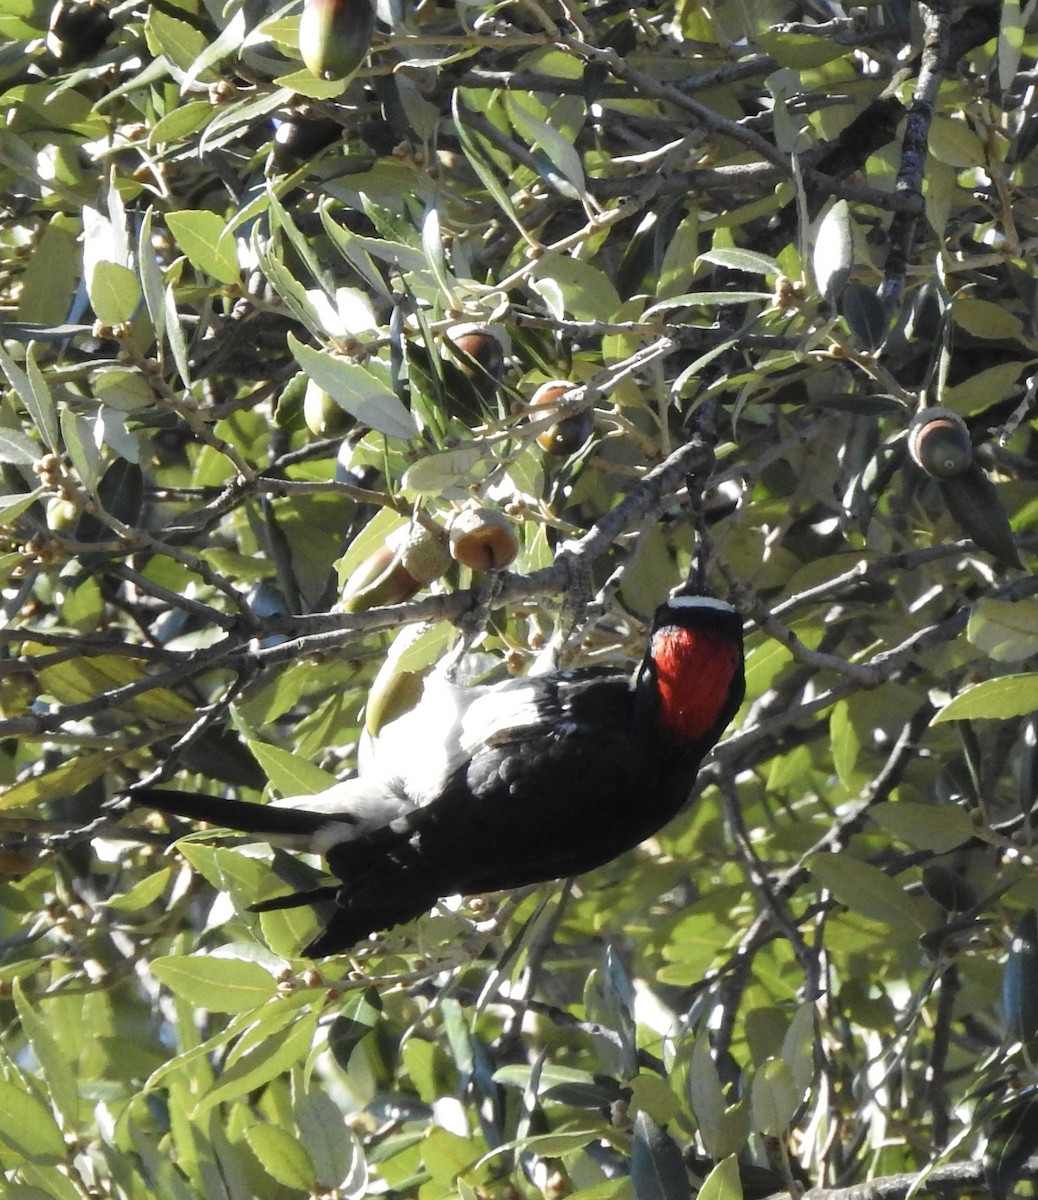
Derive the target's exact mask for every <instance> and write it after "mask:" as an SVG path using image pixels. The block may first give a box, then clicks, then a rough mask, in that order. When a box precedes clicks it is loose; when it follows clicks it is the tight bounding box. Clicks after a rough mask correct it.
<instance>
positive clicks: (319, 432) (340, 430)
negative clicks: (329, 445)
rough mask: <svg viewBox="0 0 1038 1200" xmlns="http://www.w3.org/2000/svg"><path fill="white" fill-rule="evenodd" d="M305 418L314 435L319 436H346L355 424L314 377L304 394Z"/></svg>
mask: <svg viewBox="0 0 1038 1200" xmlns="http://www.w3.org/2000/svg"><path fill="white" fill-rule="evenodd" d="M303 420H304V421H305V422H306V427H307V429H309V430H310V432H311V433H312V434H313V435H314V437H319V438H335V437H345V435H346V434H347V433H348V432H349V431H350V429H352V428H353V424H354V422H353V418H352V417H351V416H350V414H349V413H348V412H347V411H346V410H345V409H344V408H343V407H342V406H341V405H340V404H336V403H335V401H334V400H333V399H332V398H331V396H329V395H328V393H327V392H326V391H325V390H324V388H323V387H319V386H318V385H317V384H316V383H314V381H313V380H312V379H311V380H310V381H309V382H308V383H307V385H306V394H305V395H304V396H303Z"/></svg>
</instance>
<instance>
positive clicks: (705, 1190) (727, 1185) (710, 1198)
mask: <svg viewBox="0 0 1038 1200" xmlns="http://www.w3.org/2000/svg"><path fill="white" fill-rule="evenodd" d="M696 1200H742V1180H741V1179H740V1178H739V1160H738V1159H737V1158H736V1157H735V1155H734V1154H729V1155H728V1157H727V1158H723V1159H722V1160H721V1161H720V1162H719V1163H718V1164H717V1165H716V1166H715V1167H714V1169H713V1170H712V1171H711V1172H710V1174H709V1175H708V1176H707V1177H706V1179H704V1180H703V1186H702V1187H701V1188H700V1189H699V1191H698V1192H697V1193H696Z"/></svg>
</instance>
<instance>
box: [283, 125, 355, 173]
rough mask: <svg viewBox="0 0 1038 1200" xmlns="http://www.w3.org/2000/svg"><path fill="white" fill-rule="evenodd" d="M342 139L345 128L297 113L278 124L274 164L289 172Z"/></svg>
mask: <svg viewBox="0 0 1038 1200" xmlns="http://www.w3.org/2000/svg"><path fill="white" fill-rule="evenodd" d="M341 137H342V126H341V125H340V124H339V122H338V121H335V120H333V119H332V118H331V117H306V116H303V115H302V114H301V113H295V114H293V115H292V116H290V117H285V118H284V119H283V120H281V121H278V122H277V128H276V129H275V130H274V162H275V164H276V165H277V166H278V167H280V168H282V169H283V170H288V169H290V168H291V167H292V166H294V165H295V163H297V162H301V161H302V160H303V159H304V158H309V157H310V156H311V155H313V154H316V153H317V152H318V150H323V149H324V148H325V146H330V145H331V144H332V143H333V142H335V141H337V140H338V139H339V138H341Z"/></svg>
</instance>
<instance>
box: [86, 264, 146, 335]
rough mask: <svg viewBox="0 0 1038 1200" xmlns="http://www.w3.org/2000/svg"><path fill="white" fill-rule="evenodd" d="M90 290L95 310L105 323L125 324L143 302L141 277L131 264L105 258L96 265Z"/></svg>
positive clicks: (100, 319)
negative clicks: (130, 267)
mask: <svg viewBox="0 0 1038 1200" xmlns="http://www.w3.org/2000/svg"><path fill="white" fill-rule="evenodd" d="M87 291H88V293H89V295H90V304H91V306H92V307H93V310H94V313H95V314H96V315H97V319H98V320H99V321H101V322H102V324H104V325H122V324H125V323H126V322H128V321H130V320H131V319H132V318H133V314H134V313H135V312H136V310H137V305H138V304H140V302H141V286H140V284H139V283H138V282H137V276H136V275H134V273H133V272H132V271H131V270H130V269H129V267H124V266H122V265H121V264H120V263H113V262H108V261H107V260H105V259H102V260H101V261H100V262H98V263H95V264H94V269H93V271H91V273H90V280H89V284H88V287H87Z"/></svg>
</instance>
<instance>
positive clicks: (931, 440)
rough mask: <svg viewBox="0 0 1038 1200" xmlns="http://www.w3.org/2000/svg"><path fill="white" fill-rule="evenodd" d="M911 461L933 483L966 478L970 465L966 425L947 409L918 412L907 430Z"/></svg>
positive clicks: (970, 455)
mask: <svg viewBox="0 0 1038 1200" xmlns="http://www.w3.org/2000/svg"><path fill="white" fill-rule="evenodd" d="M908 453H909V454H910V455H911V457H912V461H913V462H914V463H916V464H917V466H919V467H921V468H922V469H923V470H924V471H925V472H926V473H927V475H931V476H932V477H933V478H934V479H954V478H955V477H956V476H957V475H965V474H966V472H967V471H968V470H969V469H970V465H971V464H972V462H973V443H972V442H971V441H970V433H969V430H968V429H967V428H966V422H965V421H964V420H963V419H962V417H960V416H959V414H958V413H956V412H953V411H952V410H951V409H950V408H942V407H939V406H934V407H931V408H923V409H920V410H919V412H917V413H916V415H915V416H914V417H913V418H912V424H911V425H909V427H908Z"/></svg>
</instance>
